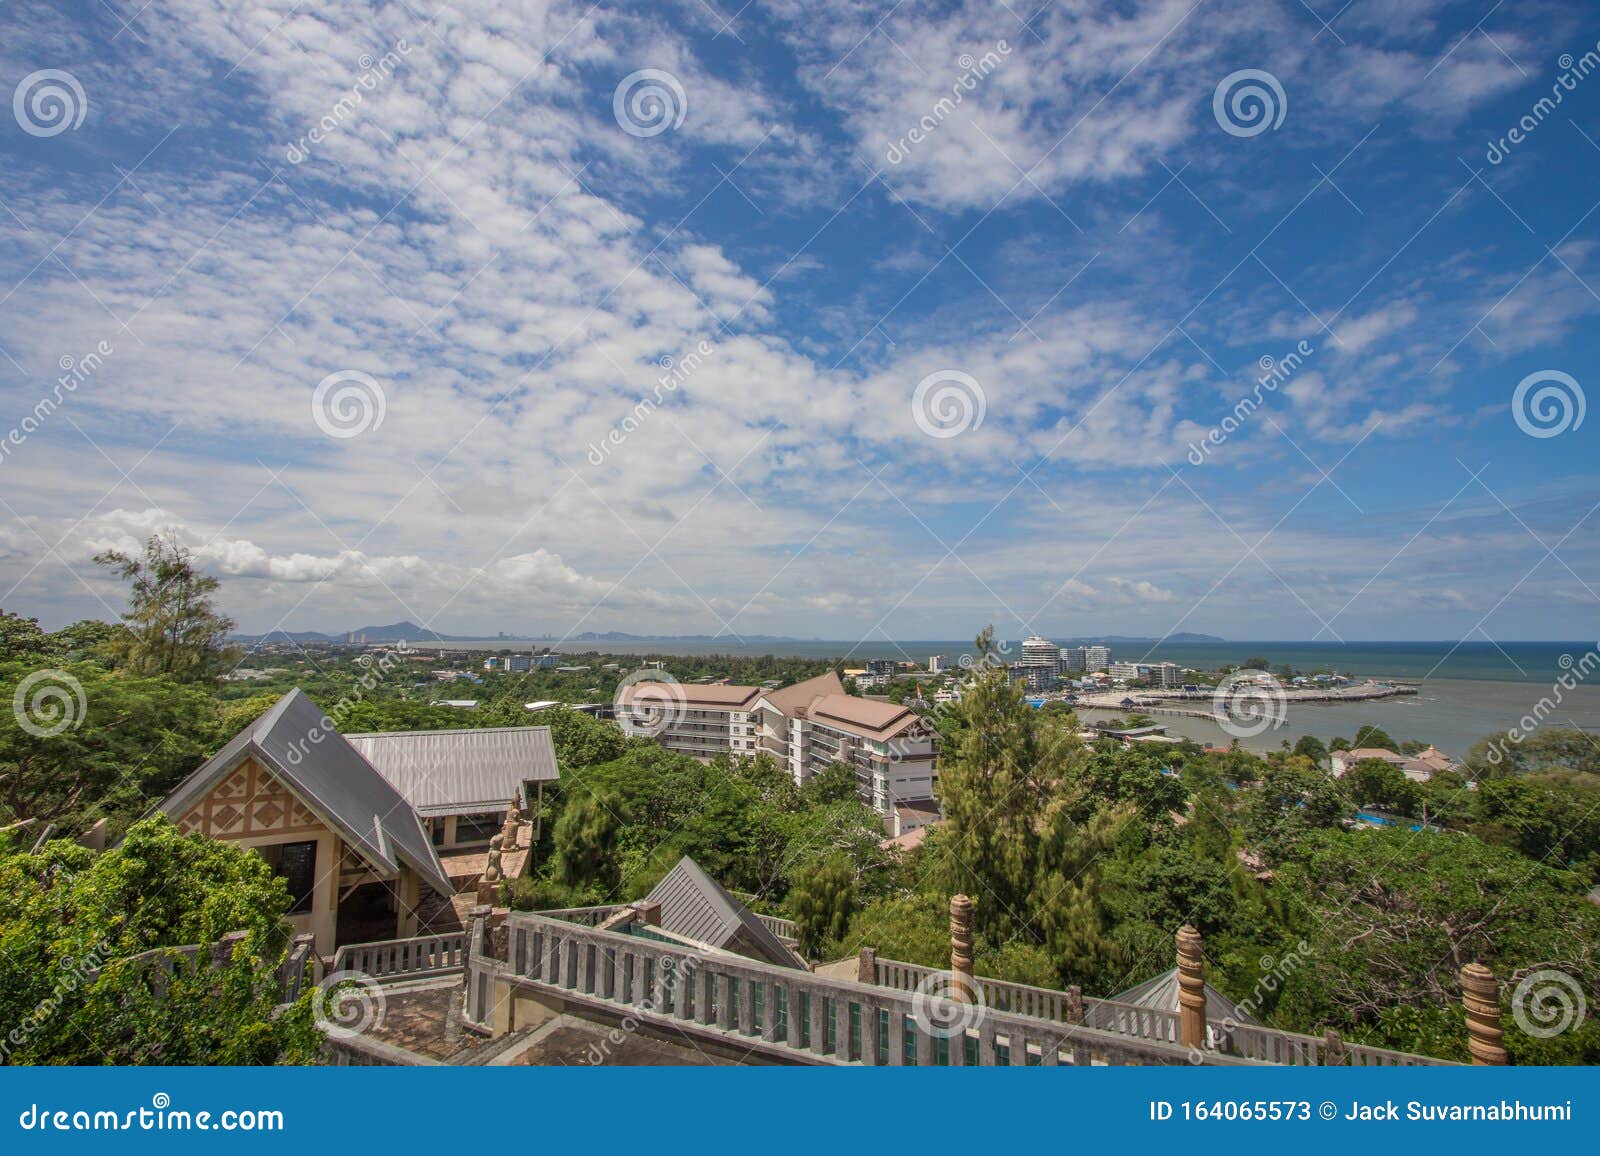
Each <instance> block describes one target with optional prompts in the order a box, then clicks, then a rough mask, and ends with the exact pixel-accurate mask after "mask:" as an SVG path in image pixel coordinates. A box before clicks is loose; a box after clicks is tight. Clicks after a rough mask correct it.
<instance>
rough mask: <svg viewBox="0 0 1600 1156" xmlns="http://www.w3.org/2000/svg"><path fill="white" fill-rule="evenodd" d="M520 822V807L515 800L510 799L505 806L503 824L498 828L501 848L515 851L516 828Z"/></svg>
mask: <svg viewBox="0 0 1600 1156" xmlns="http://www.w3.org/2000/svg"><path fill="white" fill-rule="evenodd" d="M521 822H522V809H521V807H519V806H518V805H517V800H515V799H512V800H511V805H510V806H509V807H507V808H506V821H505V826H504V827H502V828H501V829H500V837H501V839H502V842H501V845H500V847H501V850H503V851H515V850H516V849H517V829H518V826H519V824H521Z"/></svg>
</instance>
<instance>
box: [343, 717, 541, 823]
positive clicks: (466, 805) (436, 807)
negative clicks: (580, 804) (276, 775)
mask: <svg viewBox="0 0 1600 1156" xmlns="http://www.w3.org/2000/svg"><path fill="white" fill-rule="evenodd" d="M345 738H346V739H347V740H348V741H349V743H350V745H351V746H352V747H354V748H355V749H356V751H357V752H358V753H359V754H360V755H361V756H362V757H363V758H365V759H366V760H367V762H369V763H371V764H372V765H373V766H374V767H376V768H377V770H378V773H379V774H381V775H382V776H383V777H384V778H385V779H387V780H388V781H389V782H390V783H391V784H393V786H394V788H395V789H396V790H397V791H399V792H400V794H402V795H404V796H405V797H406V799H407V800H408V801H409V802H410V803H411V805H412V806H413V807H415V808H416V809H417V813H418V814H419V815H427V816H431V815H459V814H468V813H471V812H474V811H496V810H504V809H505V807H506V804H507V803H509V802H510V801H511V799H512V797H513V796H515V795H518V794H521V793H522V785H523V784H524V783H534V782H554V781H555V779H556V778H557V777H558V773H557V770H556V748H555V744H554V743H552V742H551V741H550V728H549V727H475V728H470V729H464V730H446V731H393V732H388V733H382V734H356V735H346V736H345Z"/></svg>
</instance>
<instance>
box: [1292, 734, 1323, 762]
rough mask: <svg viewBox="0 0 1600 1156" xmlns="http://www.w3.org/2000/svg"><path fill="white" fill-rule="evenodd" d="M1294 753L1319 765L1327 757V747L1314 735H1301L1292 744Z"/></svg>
mask: <svg viewBox="0 0 1600 1156" xmlns="http://www.w3.org/2000/svg"><path fill="white" fill-rule="evenodd" d="M1294 753H1295V754H1297V755H1299V756H1301V757H1302V758H1307V759H1310V760H1311V761H1312V762H1314V763H1316V764H1317V765H1318V766H1321V765H1322V764H1323V763H1324V762H1326V761H1327V758H1328V748H1327V747H1326V746H1324V745H1323V742H1322V740H1321V739H1319V738H1317V737H1316V736H1315V735H1301V736H1300V739H1299V741H1298V742H1296V743H1295V744H1294Z"/></svg>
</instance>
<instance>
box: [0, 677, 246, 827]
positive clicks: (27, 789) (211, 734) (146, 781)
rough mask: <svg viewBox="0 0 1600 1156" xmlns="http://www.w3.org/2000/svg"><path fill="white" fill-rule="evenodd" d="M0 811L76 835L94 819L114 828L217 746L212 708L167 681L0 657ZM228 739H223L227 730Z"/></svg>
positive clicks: (191, 690) (198, 694) (199, 693)
mask: <svg viewBox="0 0 1600 1156" xmlns="http://www.w3.org/2000/svg"><path fill="white" fill-rule="evenodd" d="M19 694H20V695H22V698H23V709H22V710H21V711H14V710H0V817H9V819H11V820H18V819H35V820H38V821H39V822H40V823H46V822H49V823H56V824H58V825H59V826H60V827H61V828H62V829H64V830H66V831H68V832H76V831H79V830H82V829H83V828H84V827H87V826H88V825H90V824H92V823H93V822H94V821H95V820H96V819H99V818H106V819H108V820H110V821H111V824H112V826H113V828H114V829H115V831H120V830H121V829H122V827H123V826H124V825H125V824H127V823H129V822H132V820H133V819H134V818H135V817H137V816H138V815H139V814H141V813H143V812H144V811H145V810H147V809H148V808H149V807H150V805H151V804H152V803H154V802H155V801H157V800H159V799H160V798H162V797H163V796H164V795H165V794H166V793H167V792H168V791H170V790H171V789H172V788H173V787H174V786H176V785H177V784H178V782H180V781H181V780H182V778H183V776H184V775H186V774H188V773H189V772H190V771H192V770H193V769H194V768H195V767H196V766H197V765H198V764H199V761H200V759H201V757H202V756H203V755H204V754H205V752H206V751H207V750H208V749H210V748H211V747H212V746H213V745H214V744H215V743H217V742H218V741H219V740H220V738H221V736H220V735H219V732H218V721H217V711H216V706H215V704H214V703H213V702H212V700H211V698H210V697H209V696H208V695H207V694H206V693H205V691H204V690H202V689H201V688H199V687H192V686H181V685H179V684H177V683H175V682H173V681H172V680H171V679H167V678H132V677H127V676H125V675H118V674H108V673H107V672H106V671H105V670H103V669H102V668H100V667H99V666H96V665H93V664H88V663H79V664H73V665H70V666H67V667H66V668H64V669H52V668H45V669H43V670H35V669H30V667H29V666H28V665H26V664H23V663H17V662H11V663H4V664H0V699H3V700H4V701H5V702H7V703H11V702H12V701H13V700H14V699H15V698H16V696H17V695H19ZM230 737H231V736H230Z"/></svg>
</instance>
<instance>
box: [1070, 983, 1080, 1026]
mask: <svg viewBox="0 0 1600 1156" xmlns="http://www.w3.org/2000/svg"><path fill="white" fill-rule="evenodd" d="M1067 1022H1068V1023H1069V1024H1081V1023H1082V1022H1083V988H1081V987H1079V986H1078V985H1077V984H1073V985H1072V986H1071V987H1069V988H1067Z"/></svg>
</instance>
